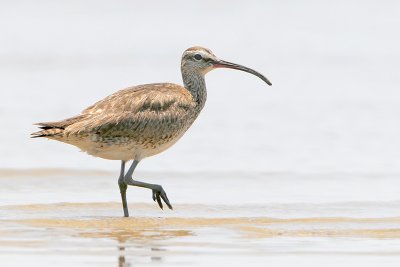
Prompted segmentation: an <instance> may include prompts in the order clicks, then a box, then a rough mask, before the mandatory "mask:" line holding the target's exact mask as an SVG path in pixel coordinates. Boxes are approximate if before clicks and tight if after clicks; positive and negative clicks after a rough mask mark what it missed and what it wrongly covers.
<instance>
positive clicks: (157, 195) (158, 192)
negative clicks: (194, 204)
mask: <svg viewBox="0 0 400 267" xmlns="http://www.w3.org/2000/svg"><path fill="white" fill-rule="evenodd" d="M138 164H139V161H138V160H134V161H133V162H132V165H131V167H130V168H129V170H128V171H127V173H126V175H125V177H124V182H125V184H127V185H133V186H139V187H144V188H148V189H151V190H152V192H153V200H154V201H157V203H158V206H160V208H161V209H162V208H163V204H162V202H161V199H162V200H164V202H165V204H167V206H168V208H170V209H171V210H172V206H171V204H170V203H169V200H168V197H167V193H165V191H164V189H163V188H162V186H161V185H158V184H148V183H144V182H140V181H135V180H133V179H132V174H133V171H134V170H135V168H136V166H137V165H138Z"/></svg>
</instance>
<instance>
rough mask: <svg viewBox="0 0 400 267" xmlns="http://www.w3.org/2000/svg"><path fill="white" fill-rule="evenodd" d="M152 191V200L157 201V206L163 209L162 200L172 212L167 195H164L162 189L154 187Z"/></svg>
mask: <svg viewBox="0 0 400 267" xmlns="http://www.w3.org/2000/svg"><path fill="white" fill-rule="evenodd" d="M152 191H153V200H154V201H157V203H158V206H160V208H161V209H163V204H162V202H161V199H162V200H164V202H165V204H167V206H168V208H169V209H171V210H172V205H171V204H170V203H169V200H168V197H167V193H165V191H164V189H163V188H162V186H161V185H154V188H153V189H152Z"/></svg>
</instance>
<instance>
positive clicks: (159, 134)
mask: <svg viewBox="0 0 400 267" xmlns="http://www.w3.org/2000/svg"><path fill="white" fill-rule="evenodd" d="M221 67H224V68H232V69H239V70H242V71H246V72H249V73H252V74H254V75H256V76H258V77H260V78H261V79H262V80H264V81H265V82H266V83H268V84H269V85H271V84H270V82H269V81H268V79H267V78H265V77H264V76H263V75H261V74H260V73H258V72H256V71H254V70H252V69H249V68H246V67H244V66H241V65H237V64H234V63H230V62H226V61H223V60H219V59H218V58H217V57H216V56H215V55H214V54H213V53H212V52H211V51H210V50H209V49H207V48H202V47H192V48H189V49H187V50H186V51H185V52H184V53H183V55H182V62H181V71H182V78H183V82H184V87H182V86H180V85H176V84H171V83H155V84H145V85H139V86H134V87H130V88H127V89H123V90H120V91H118V92H116V93H114V94H112V95H110V96H108V97H106V98H104V99H102V100H100V101H98V102H97V103H95V104H93V105H92V106H90V107H88V108H86V109H85V110H83V111H82V113H81V114H79V115H77V116H74V117H71V118H68V119H65V120H62V121H57V122H42V123H38V124H37V125H38V126H39V128H40V129H41V130H40V131H38V132H35V133H33V134H32V137H45V138H49V139H53V140H57V141H61V142H64V143H68V144H71V145H74V146H76V147H78V148H80V149H81V150H82V151H85V152H87V153H88V154H90V155H93V156H96V157H101V158H104V159H111V160H121V161H122V165H121V175H120V179H119V185H120V190H121V197H122V202H123V205H124V214H125V216H129V213H128V208H127V204H126V186H127V185H135V186H141V187H146V188H150V189H152V190H153V199H154V200H157V202H158V204H159V205H160V207H161V208H162V203H161V200H160V197H161V198H162V199H163V200H164V201H165V202H166V204H167V205H168V206H169V207H170V208H172V206H171V205H170V204H169V201H168V198H167V196H166V194H165V192H164V190H163V189H162V187H161V186H158V185H152V184H146V183H142V182H138V181H134V180H132V177H131V176H132V173H133V170H134V169H135V167H136V165H137V164H138V162H139V161H140V160H142V159H143V158H146V157H149V156H153V155H155V154H158V153H160V152H162V151H164V150H166V149H167V148H169V147H170V146H172V145H173V144H174V143H175V142H176V141H178V140H179V138H180V137H182V135H183V134H184V133H185V132H186V130H187V129H188V128H189V127H190V126H191V125H192V124H193V122H194V121H195V119H196V118H197V116H198V115H199V113H200V111H201V110H202V108H203V107H204V104H205V101H206V98H207V91H206V86H205V81H204V75H205V74H206V73H207V72H209V71H210V70H212V69H215V68H221ZM128 160H134V162H133V164H132V166H131V168H130V169H129V170H128V172H127V173H126V175H125V174H124V168H125V162H126V161H128Z"/></svg>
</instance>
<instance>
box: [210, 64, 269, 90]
mask: <svg viewBox="0 0 400 267" xmlns="http://www.w3.org/2000/svg"><path fill="white" fill-rule="evenodd" d="M213 65H214V68H228V69H235V70H241V71H245V72H248V73H251V74H253V75H255V76H257V77H258V78H260V79H261V80H263V81H264V82H266V83H267V84H268V85H272V83H271V82H270V81H269V80H268V79H267V78H266V77H265V76H264V75H262V74H261V73H259V72H257V71H255V70H253V69H250V68H248V67H245V66H242V65H239V64H235V63H232V62H228V61H225V60H216V61H214V62H213Z"/></svg>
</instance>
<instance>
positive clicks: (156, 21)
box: [0, 0, 400, 173]
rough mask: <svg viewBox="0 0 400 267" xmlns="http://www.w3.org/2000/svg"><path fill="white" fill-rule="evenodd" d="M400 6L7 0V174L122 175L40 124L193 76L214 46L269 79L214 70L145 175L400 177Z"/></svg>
mask: <svg viewBox="0 0 400 267" xmlns="http://www.w3.org/2000/svg"><path fill="white" fill-rule="evenodd" d="M399 14H400V3H399V2H398V1H361V0H360V1H278V0H277V1H207V0H203V1H99V0H96V1H80V0H75V1H1V2H0V118H1V126H2V127H1V131H0V147H1V149H0V153H1V154H0V168H59V167H60V168H82V169H105V170H115V171H117V169H118V167H119V163H118V162H113V161H107V160H103V159H96V158H93V157H91V156H88V155H86V154H84V153H80V152H78V149H76V148H74V147H72V146H68V145H65V144H62V143H58V142H55V141H46V140H44V139H41V140H40V139H36V140H32V139H29V134H30V133H31V132H32V131H35V130H36V129H35V127H34V126H32V123H34V122H38V121H51V120H59V119H63V118H66V117H69V116H72V115H76V114H77V113H79V112H80V111H81V110H82V109H83V108H85V107H86V106H88V105H90V104H92V103H93V102H95V101H97V100H99V99H101V98H103V97H105V96H107V95H109V94H111V93H113V92H114V91H116V90H118V89H122V88H124V87H127V86H130V85H136V84H143V83H152V82H175V83H179V84H180V83H181V77H180V76H181V75H180V56H181V54H182V52H183V50H184V49H186V48H188V47H190V46H192V45H202V46H206V47H208V48H210V49H212V50H213V51H214V53H215V54H216V55H217V56H219V57H220V58H223V59H225V60H229V61H233V62H236V63H241V64H243V65H246V66H249V67H252V68H254V69H256V70H258V71H260V72H262V73H263V74H265V75H266V76H267V77H268V78H269V79H270V80H271V81H272V82H273V86H272V87H268V86H266V84H264V83H263V82H262V81H261V80H259V79H258V78H256V77H254V76H251V75H248V74H245V73H242V72H238V71H233V70H217V71H214V72H211V73H210V74H208V75H207V78H206V80H207V85H208V92H209V93H208V102H207V103H206V106H205V109H204V110H203V112H202V114H201V116H200V117H199V119H198V121H197V122H196V123H195V124H194V125H193V127H192V128H191V129H190V130H189V131H188V132H187V134H186V135H185V136H184V137H183V138H182V140H180V141H179V142H178V143H177V144H176V145H175V146H174V147H173V148H171V149H170V150H168V151H167V152H164V153H163V154H161V155H158V156H155V157H153V158H150V159H147V160H144V161H143V163H142V164H141V166H140V168H141V169H142V170H157V171H166V170H168V171H200V170H206V171H225V170H233V171H235V170H240V171H246V172H247V171H262V172H298V173H300V172H306V173H310V172H317V173H319V172H324V173H330V172H357V173H397V172H399V171H400V164H399V159H400V141H399V136H400V126H399V113H400V106H399V104H398V103H399V96H400V94H399V89H400V88H399V85H400V75H399V70H400V63H399V59H400V33H399V29H400V15H399Z"/></svg>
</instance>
